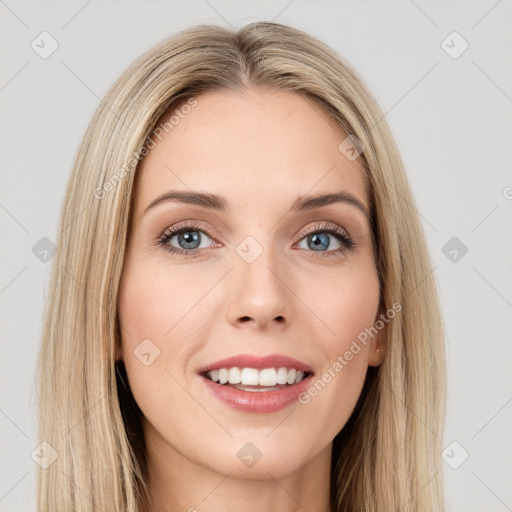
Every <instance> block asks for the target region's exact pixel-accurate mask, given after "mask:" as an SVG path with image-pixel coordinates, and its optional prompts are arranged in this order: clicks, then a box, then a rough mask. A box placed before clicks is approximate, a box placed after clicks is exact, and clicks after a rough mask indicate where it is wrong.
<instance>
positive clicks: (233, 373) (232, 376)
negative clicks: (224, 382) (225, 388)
mask: <svg viewBox="0 0 512 512" xmlns="http://www.w3.org/2000/svg"><path fill="white" fill-rule="evenodd" d="M240 374H241V372H240V368H237V367H236V366H235V367H234V368H231V369H230V370H229V379H228V382H229V383H230V384H240Z"/></svg>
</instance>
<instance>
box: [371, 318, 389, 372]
mask: <svg viewBox="0 0 512 512" xmlns="http://www.w3.org/2000/svg"><path fill="white" fill-rule="evenodd" d="M379 320H380V315H379V314H378V315H377V317H376V318H375V322H374V325H376V326H377V325H380V323H383V324H384V326H383V327H382V329H380V330H379V332H378V333H377V334H376V335H375V336H374V337H373V338H372V341H371V343H370V353H369V355H368V365H369V366H380V365H381V364H382V363H383V361H384V359H385V357H386V348H387V335H388V323H389V320H388V322H385V321H383V320H380V322H379Z"/></svg>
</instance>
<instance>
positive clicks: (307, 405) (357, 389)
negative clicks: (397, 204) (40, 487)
mask: <svg viewBox="0 0 512 512" xmlns="http://www.w3.org/2000/svg"><path fill="white" fill-rule="evenodd" d="M196 100H197V104H195V103H194V105H195V106H193V107H191V108H190V109H181V110H179V109H178V110H179V111H178V113H173V114H174V115H175V116H176V117H175V118H174V120H173V122H172V124H169V125H167V126H168V128H169V126H172V129H168V133H166V132H165V130H163V131H160V132H157V133H158V134H159V136H160V138H161V140H159V139H158V138H157V137H153V139H154V140H155V141H156V146H155V147H153V149H151V150H150V151H149V153H148V155H147V156H146V157H145V158H144V160H143V161H142V164H141V167H140V169H139V171H138V173H139V174H138V176H137V182H136V191H135V197H134V203H133V206H134V210H133V217H132V224H131V228H130V229H131V231H130V237H129V242H128V247H127V252H126V260H125V266H124V270H123V276H122V281H121V290H120V302H119V320H120V324H121V327H122V329H121V330H122V347H121V351H120V353H119V354H118V357H119V358H121V359H122V360H123V361H124V364H125V367H126V371H127V375H128V379H129V383H130V386H131V390H132V392H133V395H134V398H135V400H136V402H137V403H138V405H139V407H140V409H141V410H142V413H143V415H144V417H143V425H144V432H145V438H146V443H147V450H148V454H149V459H150V461H156V460H157V459H159V460H160V461H166V462H167V463H168V462H169V461H177V460H181V461H189V462H191V463H194V464H198V465H200V466H203V467H205V468H207V469H210V470H214V471H216V472H220V473H223V474H228V473H231V475H240V476H244V477H249V478H250V477H254V478H268V473H267V472H270V473H271V474H272V476H274V477H276V478H278V477H279V476H284V475H286V474H289V473H291V472H292V471H295V470H297V469H299V468H301V467H302V466H304V465H305V464H307V462H308V461H311V460H312V459H313V458H314V457H316V456H318V455H319V454H322V453H324V454H327V453H329V449H330V443H331V441H332V439H333V438H334V436H335V435H336V434H337V433H338V432H339V431H340V430H341V429H342V428H343V426H344V425H345V423H346V422H347V420H348V418H349V417H350V415H351V413H352V411H353V409H354V407H355V404H356V402H357V399H358V397H359V395H360V393H361V390H362V386H363V383H364V380H365V375H366V372H367V368H368V365H374V366H376V365H379V364H380V363H381V362H382V358H383V353H384V350H383V348H384V346H383V340H380V338H383V336H382V334H383V333H382V332H381V333H379V334H378V335H376V336H374V337H373V338H371V337H368V338H367V342H366V343H361V341H358V336H360V337H359V340H361V333H363V332H364V331H365V328H369V327H372V326H373V325H374V322H375V320H376V319H377V317H378V304H379V283H378V277H377V271H376V267H375V261H374V257H373V248H372V238H371V229H370V224H369V219H368V216H367V214H366V213H365V212H368V210H369V201H368V197H367V193H366V190H365V187H364V183H363V177H362V174H361V171H360V170H359V168H358V163H359V159H356V160H350V159H348V158H347V157H346V156H345V154H343V153H342V152H341V151H340V150H339V149H338V146H339V145H340V143H341V142H342V141H343V140H344V139H345V135H344V134H343V133H342V132H341V131H340V130H339V129H338V128H337V127H336V125H334V124H333V122H332V121H331V120H330V119H329V118H328V116H327V115H326V114H325V113H324V112H323V111H322V110H321V109H320V108H319V107H318V106H316V105H314V104H313V103H312V102H311V101H310V100H307V99H305V98H304V97H302V96H300V95H299V94H296V93H293V92H284V91H266V90H258V89H251V90H248V91H246V92H244V93H243V94H241V93H235V92H228V91H215V92H208V93H206V94H204V95H201V96H198V97H196ZM178 114H179V115H178ZM168 119H170V117H168V118H167V120H168ZM164 121H165V120H164ZM328 194H340V196H339V200H337V201H334V202H333V201H322V200H317V201H316V202H315V201H312V198H318V197H320V196H325V195H328ZM214 196H215V197H214ZM173 230H181V231H179V232H178V233H177V234H175V233H173ZM354 341H356V342H357V343H356V345H357V346H358V347H359V351H356V349H355V348H354V347H355V346H354ZM376 348H380V351H377V350H376ZM347 352H350V353H351V354H352V357H350V355H349V354H348V355H347ZM228 359H229V361H226V360H228ZM336 362H338V364H336ZM233 368H234V369H233ZM212 370H213V371H212ZM302 372H304V376H303V375H302ZM329 376H330V378H329ZM301 378H302V381H300V379H301ZM212 379H214V380H217V382H214V380H212ZM226 379H229V380H228V382H226V383H222V382H225V380H226ZM240 379H242V381H241V382H240ZM230 381H231V383H230ZM297 381H300V382H297ZM237 382H238V383H237ZM284 382H286V383H284ZM290 383H291V384H290ZM311 390H313V391H311ZM315 390H316V392H315Z"/></svg>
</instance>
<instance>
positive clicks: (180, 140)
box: [135, 89, 368, 210]
mask: <svg viewBox="0 0 512 512" xmlns="http://www.w3.org/2000/svg"><path fill="white" fill-rule="evenodd" d="M195 100H196V101H197V104H196V105H195V106H194V107H191V108H190V109H188V108H187V109H181V110H180V109H179V108H178V109H173V111H172V112H169V113H168V114H167V115H166V116H165V117H163V118H162V119H161V120H160V122H159V125H160V126H161V125H162V124H163V123H165V122H166V121H169V120H171V117H173V118H172V123H168V125H167V126H168V130H167V133H166V132H165V131H164V132H163V133H161V134H160V137H161V140H159V139H157V138H155V137H153V138H154V140H155V142H156V146H154V147H153V148H152V149H151V150H150V151H149V153H148V154H147V156H146V157H145V158H144V159H143V161H142V162H141V166H140V169H139V171H138V172H139V175H138V177H137V186H136V201H135V203H136V210H141V209H143V208H144V207H145V206H147V205H148V204H149V203H150V202H151V201H152V200H153V199H154V198H155V197H156V196H157V195H159V194H162V193H163V192H165V191H167V190H170V189H179V190H187V189H192V190H194V191H202V192H212V193H215V194H218V195H222V196H224V197H226V198H227V200H228V202H229V203H230V204H231V203H233V204H234V205H235V204H239V205H242V204H243V205H244V206H245V207H250V205H254V207H260V208H261V207H262V206H263V205H265V204H268V203H273V204H275V203H283V202H288V203H289V202H293V200H295V199H296V198H297V196H299V195H304V194H307V193H311V194H317V193H326V192H332V191H333V190H336V191H339V190H343V191H347V192H350V193H351V194H353V195H355V196H356V197H357V198H358V199H359V200H360V201H361V202H362V203H363V204H364V205H365V206H367V207H368V201H367V197H366V191H365V187H364V180H363V175H362V172H361V170H360V168H359V161H358V160H355V161H349V160H348V159H347V158H346V157H345V156H344V154H342V153H341V152H340V151H339V149H338V146H339V144H340V143H341V142H342V141H343V140H344V139H345V137H346V134H344V133H343V131H342V130H341V129H340V128H339V127H338V126H337V125H336V124H335V122H334V121H333V120H332V119H331V118H330V117H329V116H328V115H327V113H326V112H324V111H323V110H322V109H321V107H320V106H318V105H316V104H315V103H314V102H313V101H312V100H310V99H308V98H306V97H304V96H302V95H300V94H298V93H294V92H290V91H279V90H262V89H249V90H246V91H244V92H235V91H224V90H223V91H210V92H207V93H205V94H202V95H199V96H197V97H196V98H195ZM176 110H178V112H176ZM171 126H172V128H170V129H169V127H171Z"/></svg>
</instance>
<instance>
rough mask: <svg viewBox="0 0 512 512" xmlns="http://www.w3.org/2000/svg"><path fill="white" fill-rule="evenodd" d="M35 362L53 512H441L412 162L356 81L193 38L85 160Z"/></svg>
mask: <svg viewBox="0 0 512 512" xmlns="http://www.w3.org/2000/svg"><path fill="white" fill-rule="evenodd" d="M57 243H58V247H59V252H58V254H57V257H56V258H54V267H53V273H52V281H51V285H50V292H49V298H48V307H47V317H46V324H45V330H44V335H43V342H42V350H41V353H40V361H39V364H40V365H39V374H40V376H39V378H40V389H41V396H40V418H39V423H40V438H41V441H44V442H46V443H48V445H50V446H51V447H52V449H54V450H55V452H56V454H58V455H56V457H55V462H53V463H52V464H49V465H48V467H47V468H46V469H44V470H41V474H40V481H39V509H40V510H41V511H43V510H44V511H47V510H52V511H53V510H74V511H85V510H95V509H98V510H116V511H121V510H123V511H130V512H135V511H144V512H146V511H160V510H161V511H175V510H191V511H192V510H223V511H229V510H262V511H264V510H265V511H266V510H275V509H277V508H278V509H279V510H282V511H288V510H298V509H305V510H310V511H352V512H354V511H359V510H360V511H363V510H365V511H385V512H389V511H392V510H400V511H402V512H406V511H425V510H439V511H440V510H443V506H444V505H443V492H442V472H441V469H442V466H441V458H440V452H441V443H442V434H443V414H444V386H445V385H444V378H445V377H444V346H443V335H442V327H441V321H440V314H439V308H438V303H437V297H436V290H435V284H434V282H433V278H432V275H431V266H430V262H429V257H428V253H427V249H426V245H425V241H424V237H423V233H422V229H421V225H420V223H419V221H418V216H417V213H416V211H415V208H414V201H413V198H412V195H411V192H410V189H409V186H408V183H407V179H406V177H405V174H404V171H403V165H402V162H401V160H400V156H399V153H398V150H397V148H396V145H395V143H394V141H393V138H392V136H391V134H390V131H389V128H388V127H387V125H386V121H385V119H383V114H382V112H381V110H380V109H379V107H378V106H377V104H376V102H375V101H374V99H373V98H372V96H371V95H370V93H369V92H368V90H367V88H366V86H365V85H364V83H363V82H362V80H361V78H359V77H358V76H357V75H356V73H355V72H354V71H353V70H352V69H351V67H350V66H349V65H348V64H347V63H346V62H345V61H344V60H342V59H341V58H340V57H339V56H338V55H337V54H335V53H334V52H333V51H332V50H331V49H329V48H328V47H326V46H325V45H323V44H322V43H321V42H319V41H318V40H316V39H314V38H312V37H311V36H309V35H307V34H305V33H303V32H300V31H298V30H295V29H293V28H290V27H286V26H283V25H279V24H274V23H253V24H251V25H248V26H246V27H244V28H242V29H241V30H239V31H238V32H232V31H229V30H226V29H223V28H219V27H214V26H199V27H194V28H192V29H189V30H187V31H184V32H182V33H180V34H178V35H176V36H174V37H172V38H170V39H168V40H166V41H164V42H162V43H161V44H159V45H157V46H156V47H154V48H153V49H151V50H150V51H148V52H147V53H146V54H144V55H142V56H141V57H140V58H139V59H138V60H136V61H135V62H134V63H133V64H132V65H131V66H130V67H129V69H128V70H126V72H125V73H123V75H122V76H121V77H120V78H119V80H118V81H117V82H116V83H115V84H114V86H113V87H112V89H111V90H110V91H109V92H108V94H107V95H106V98H105V100H104V101H103V102H102V104H101V105H100V107H99V109H98V111H97V113H96V114H95V116H94V118H93V120H92V122H91V124H90V126H89V129H88V131H87V133H86V135H85V137H84V140H83V143H82V145H81V147H80V150H79V152H78V155H77V157H76V162H75V167H74V170H73V174H72V176H71V179H70V182H69V185H68V190H67V194H66V198H65V204H64V210H63V214H62V220H61V227H60V232H59V237H58V242H57Z"/></svg>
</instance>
